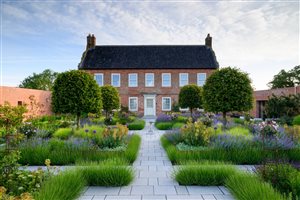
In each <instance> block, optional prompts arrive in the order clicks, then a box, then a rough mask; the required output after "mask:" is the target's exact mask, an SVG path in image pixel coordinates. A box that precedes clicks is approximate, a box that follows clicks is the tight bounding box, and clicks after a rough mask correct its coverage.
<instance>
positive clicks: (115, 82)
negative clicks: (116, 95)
mask: <svg viewBox="0 0 300 200" xmlns="http://www.w3.org/2000/svg"><path fill="white" fill-rule="evenodd" d="M111 85H112V86H114V87H120V85H121V76H120V74H111Z"/></svg>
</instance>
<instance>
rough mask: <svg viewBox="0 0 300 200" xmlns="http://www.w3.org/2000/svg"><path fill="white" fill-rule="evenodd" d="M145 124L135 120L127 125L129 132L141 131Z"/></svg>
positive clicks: (142, 121)
mask: <svg viewBox="0 0 300 200" xmlns="http://www.w3.org/2000/svg"><path fill="white" fill-rule="evenodd" d="M145 124H146V122H145V121H144V120H142V119H137V120H135V121H133V122H132V123H129V124H128V129H129V130H143V129H144V128H145Z"/></svg>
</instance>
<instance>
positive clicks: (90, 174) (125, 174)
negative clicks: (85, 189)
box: [79, 165, 134, 186]
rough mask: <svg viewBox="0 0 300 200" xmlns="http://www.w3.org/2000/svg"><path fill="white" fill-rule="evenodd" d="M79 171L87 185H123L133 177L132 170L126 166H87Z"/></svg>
mask: <svg viewBox="0 0 300 200" xmlns="http://www.w3.org/2000/svg"><path fill="white" fill-rule="evenodd" d="M79 171H80V172H81V173H82V174H83V177H84V178H85V180H86V181H87V183H88V185H89V186H125V185H129V183H130V182H131V181H132V180H133V179H134V173H133V170H132V169H131V168H130V167H126V166H111V165H102V166H87V167H80V168H79Z"/></svg>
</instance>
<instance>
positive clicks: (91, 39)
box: [86, 34, 96, 50]
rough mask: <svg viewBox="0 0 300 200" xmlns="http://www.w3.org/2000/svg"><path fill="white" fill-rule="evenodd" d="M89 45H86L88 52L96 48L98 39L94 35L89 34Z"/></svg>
mask: <svg viewBox="0 0 300 200" xmlns="http://www.w3.org/2000/svg"><path fill="white" fill-rule="evenodd" d="M86 39H87V43H86V50H89V49H94V48H95V46H96V37H95V36H94V34H92V35H91V34H89V35H88V36H87V37H86Z"/></svg>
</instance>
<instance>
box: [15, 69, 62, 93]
mask: <svg viewBox="0 0 300 200" xmlns="http://www.w3.org/2000/svg"><path fill="white" fill-rule="evenodd" d="M57 75H58V73H57V72H54V71H52V70H50V69H46V70H44V71H43V72H42V73H39V74H36V73H33V74H32V75H31V76H28V77H27V78H25V79H24V80H23V81H22V82H21V84H20V85H19V87H20V88H29V89H37V90H52V87H53V84H54V81H55V79H56V78H57Z"/></svg>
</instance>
